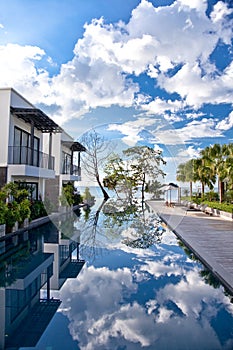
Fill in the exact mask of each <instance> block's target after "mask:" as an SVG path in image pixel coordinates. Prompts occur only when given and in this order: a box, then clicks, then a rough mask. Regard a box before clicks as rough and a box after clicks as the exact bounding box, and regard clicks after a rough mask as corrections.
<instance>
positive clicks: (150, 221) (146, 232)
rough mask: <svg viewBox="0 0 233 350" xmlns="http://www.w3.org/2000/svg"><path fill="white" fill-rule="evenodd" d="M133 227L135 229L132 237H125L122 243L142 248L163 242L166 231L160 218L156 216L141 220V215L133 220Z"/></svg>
mask: <svg viewBox="0 0 233 350" xmlns="http://www.w3.org/2000/svg"><path fill="white" fill-rule="evenodd" d="M131 229H133V231H132V233H131V237H130V238H126V239H124V240H123V241H122V243H124V244H125V245H127V246H129V247H132V248H141V249H146V248H149V247H151V246H152V245H153V244H156V243H157V244H158V243H161V238H162V235H163V232H164V231H165V230H164V228H163V227H162V226H161V222H160V220H159V219H158V218H156V217H154V216H152V217H151V218H147V219H144V220H143V221H141V218H140V217H137V220H134V221H133V223H132V225H131ZM132 236H134V237H132Z"/></svg>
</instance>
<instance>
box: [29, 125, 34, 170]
mask: <svg viewBox="0 0 233 350" xmlns="http://www.w3.org/2000/svg"><path fill="white" fill-rule="evenodd" d="M30 148H31V158H30V165H33V159H34V152H33V150H34V121H33V120H32V121H31V142H30Z"/></svg>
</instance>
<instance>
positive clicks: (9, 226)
mask: <svg viewBox="0 0 233 350" xmlns="http://www.w3.org/2000/svg"><path fill="white" fill-rule="evenodd" d="M19 219H20V214H19V204H18V203H17V202H16V201H12V202H8V203H7V204H6V212H5V222H6V232H7V233H10V232H12V231H14V230H17V222H18V221H19ZM14 226H15V227H14Z"/></svg>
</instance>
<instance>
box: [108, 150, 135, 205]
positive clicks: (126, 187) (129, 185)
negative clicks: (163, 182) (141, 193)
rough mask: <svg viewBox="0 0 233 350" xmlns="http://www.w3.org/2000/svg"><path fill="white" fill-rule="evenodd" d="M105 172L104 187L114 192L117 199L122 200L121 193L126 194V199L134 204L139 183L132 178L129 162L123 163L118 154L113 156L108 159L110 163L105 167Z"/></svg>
mask: <svg viewBox="0 0 233 350" xmlns="http://www.w3.org/2000/svg"><path fill="white" fill-rule="evenodd" d="M104 172H105V173H106V176H105V178H104V180H103V181H104V185H105V186H106V187H107V188H108V189H110V190H114V191H115V192H116V194H117V197H118V198H120V194H119V193H122V192H123V193H124V194H125V196H126V198H127V199H128V200H129V202H130V203H131V204H132V200H133V191H134V188H135V186H137V183H136V182H135V181H134V179H133V178H132V176H131V168H130V165H129V163H128V162H126V161H123V159H122V158H120V156H119V155H117V154H112V155H111V156H110V157H109V158H108V162H107V164H106V166H105V169H104Z"/></svg>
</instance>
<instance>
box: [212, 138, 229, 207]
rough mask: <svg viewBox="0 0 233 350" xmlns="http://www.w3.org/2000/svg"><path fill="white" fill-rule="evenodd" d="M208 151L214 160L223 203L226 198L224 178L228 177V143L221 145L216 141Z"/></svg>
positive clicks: (220, 198) (220, 199)
mask: <svg viewBox="0 0 233 350" xmlns="http://www.w3.org/2000/svg"><path fill="white" fill-rule="evenodd" d="M208 153H209V156H210V160H211V161H212V164H213V168H214V171H215V174H216V176H217V177H218V191H219V201H220V203H221V202H222V201H223V198H224V189H225V188H224V180H225V179H226V178H227V171H226V157H227V153H228V147H227V145H220V144H218V143H216V144H214V145H213V146H211V147H209V150H208Z"/></svg>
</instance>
